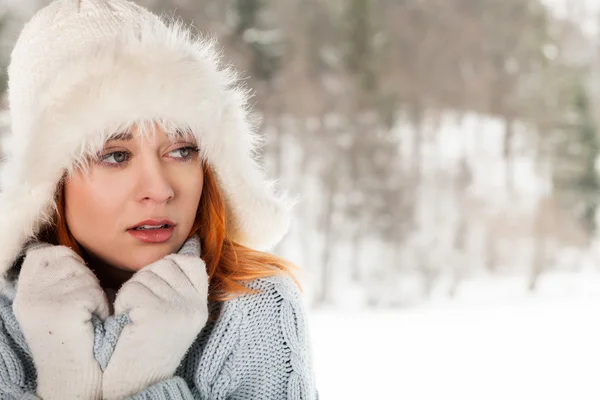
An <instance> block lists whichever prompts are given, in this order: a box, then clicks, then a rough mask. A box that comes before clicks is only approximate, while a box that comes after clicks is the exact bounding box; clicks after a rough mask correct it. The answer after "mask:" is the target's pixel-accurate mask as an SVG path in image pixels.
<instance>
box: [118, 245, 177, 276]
mask: <svg viewBox="0 0 600 400" xmlns="http://www.w3.org/2000/svg"><path fill="white" fill-rule="evenodd" d="M135 253H138V254H135ZM135 253H134V252H131V253H129V254H130V257H128V259H127V260H123V261H124V262H122V263H120V264H121V268H122V269H126V270H129V271H134V272H135V271H139V270H140V269H142V268H144V267H146V266H148V265H150V264H152V263H153V262H156V261H158V260H160V259H161V258H164V257H165V256H167V255H169V254H170V253H171V251H169V249H145V250H144V251H137V252H135Z"/></svg>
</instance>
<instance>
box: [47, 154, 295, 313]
mask: <svg viewBox="0 0 600 400" xmlns="http://www.w3.org/2000/svg"><path fill="white" fill-rule="evenodd" d="M203 170H204V186H203V188H202V195H201V197H200V203H199V205H198V211H197V212H196V219H195V221H194V224H193V226H192V230H191V232H190V235H189V236H190V237H191V236H192V235H194V234H196V233H198V235H199V237H200V243H201V258H202V259H203V260H204V262H205V263H206V270H207V273H208V277H209V282H210V284H209V287H210V293H209V298H210V299H211V300H215V301H225V300H228V299H231V298H234V297H237V296H239V295H241V294H246V293H254V292H255V291H253V290H251V289H249V288H248V287H247V286H245V285H244V282H245V281H251V280H253V279H257V278H265V277H268V276H274V275H280V274H287V275H289V276H291V277H292V278H293V279H294V281H295V282H296V284H298V286H300V285H299V282H298V281H297V280H296V278H295V277H294V275H293V273H292V271H293V270H296V269H297V268H298V267H297V266H295V265H294V264H293V263H291V262H290V261H288V260H285V259H283V258H281V257H278V256H275V255H272V254H269V253H265V252H262V251H257V250H254V249H251V248H248V247H245V246H242V245H241V244H238V243H235V242H233V241H232V240H231V239H229V237H228V236H227V229H226V226H227V215H226V211H225V204H224V202H223V198H222V196H221V191H220V190H219V187H218V185H217V182H216V179H215V177H214V174H213V172H212V170H211V168H210V166H209V165H208V163H206V162H205V163H204V167H203ZM56 205H57V207H56V208H57V215H56V217H55V221H54V224H52V226H49V227H47V228H46V229H45V230H44V231H43V232H42V233H41V234H40V236H41V237H40V238H41V239H42V240H44V241H47V242H50V243H52V244H57V245H63V246H67V247H70V248H71V249H73V251H75V252H76V253H77V254H79V255H80V256H81V257H82V258H83V251H82V249H81V247H80V246H79V244H78V243H77V241H76V240H75V238H74V237H73V235H72V234H71V231H70V230H69V227H68V226H67V222H66V218H65V197H64V184H63V183H61V184H60V185H59V188H58V190H57V198H56Z"/></svg>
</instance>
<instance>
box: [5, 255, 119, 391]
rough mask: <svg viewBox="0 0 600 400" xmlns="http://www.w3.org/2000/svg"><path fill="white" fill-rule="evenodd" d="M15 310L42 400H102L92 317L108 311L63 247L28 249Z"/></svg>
mask: <svg viewBox="0 0 600 400" xmlns="http://www.w3.org/2000/svg"><path fill="white" fill-rule="evenodd" d="M13 310H14V314H15V317H16V318H17V321H18V322H19V325H20V327H21V330H22V331H23V335H24V337H25V340H26V341H27V344H28V346H29V349H30V351H31V354H32V356H33V360H34V363H35V367H36V370H37V394H38V396H40V397H41V398H43V399H44V400H52V399H62V400H64V399H92V400H93V399H100V398H101V389H102V371H101V370H100V366H99V365H98V362H97V361H96V360H95V358H94V354H93V350H92V348H93V342H94V328H93V326H92V322H91V320H92V315H95V316H96V317H99V318H101V319H105V318H106V317H107V316H108V313H109V308H108V303H107V300H106V296H105V295H104V291H103V290H102V288H101V287H100V285H99V283H98V280H97V279H96V277H95V275H94V274H93V272H92V271H91V270H90V269H89V268H88V267H87V266H86V265H85V264H84V262H83V260H82V259H81V258H80V257H79V256H78V255H77V254H76V253H74V252H73V251H72V250H71V249H69V248H68V247H65V246H51V245H36V246H35V247H31V248H29V249H28V250H27V253H26V257H25V260H24V262H23V265H22V269H21V272H20V275H19V281H18V284H17V289H16V294H15V300H14V303H13Z"/></svg>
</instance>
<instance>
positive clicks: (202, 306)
mask: <svg viewBox="0 0 600 400" xmlns="http://www.w3.org/2000/svg"><path fill="white" fill-rule="evenodd" d="M8 72H9V104H10V112H11V124H12V129H11V137H10V138H9V139H10V142H9V143H10V145H9V148H8V159H7V161H6V162H5V164H4V165H3V166H2V177H1V179H2V181H1V186H2V190H1V194H0V399H11V400H16V399H20V400H23V399H39V398H43V399H44V400H46V399H58V398H60V399H65V400H69V399H71V398H79V399H99V398H106V399H113V398H120V397H123V396H126V397H127V398H131V399H139V400H162V399H165V400H166V399H170V400H197V399H203V400H204V399H229V400H244V399H258V400H260V399H265V400H275V399H290V400H291V399H305V400H306V399H309V400H311V399H315V398H316V396H317V395H316V390H315V387H314V377H313V372H312V370H311V362H310V356H311V352H310V348H309V344H308V341H307V338H308V332H307V330H306V329H307V328H306V320H305V319H306V318H305V315H304V309H303V307H302V302H301V299H300V294H299V291H298V288H297V287H296V284H295V283H294V282H293V281H292V280H291V278H289V277H284V276H280V275H278V276H274V277H271V278H264V279H257V280H255V281H252V282H247V286H248V287H249V288H250V289H255V290H257V291H258V292H257V293H256V294H247V295H242V296H239V297H237V298H235V299H232V300H229V301H225V302H212V301H210V302H209V301H208V300H207V290H208V282H207V276H206V268H205V265H204V262H203V261H202V260H201V258H200V248H199V241H198V240H197V238H193V239H192V240H188V242H186V244H185V245H184V246H183V247H182V249H181V250H180V251H179V253H178V254H172V255H168V256H166V257H164V258H163V259H161V260H158V261H156V262H155V263H153V264H151V265H149V266H147V267H145V268H143V269H142V270H141V271H139V272H137V273H135V274H134V276H133V277H132V278H131V279H130V280H129V281H128V282H126V283H125V284H124V285H123V287H122V289H121V290H120V291H119V292H118V293H117V295H116V299H115V304H114V306H115V315H114V316H108V313H109V312H108V310H109V307H108V302H107V299H106V295H105V293H104V292H103V291H102V289H101V288H100V286H99V283H98V281H97V279H96V277H95V276H94V275H93V273H92V272H91V271H90V270H89V269H88V268H86V267H85V266H84V263H83V260H81V258H79V257H78V256H77V255H75V254H74V253H73V252H72V251H71V250H69V249H67V248H66V247H62V246H47V245H39V246H38V245H35V246H33V247H28V244H29V243H30V242H31V241H32V240H35V238H36V235H37V234H38V233H39V232H40V230H41V228H43V227H44V225H45V224H46V223H48V222H49V221H51V220H52V218H53V216H54V213H55V206H56V204H55V194H56V189H57V187H58V184H59V183H60V181H61V179H63V177H64V175H65V173H70V172H73V171H74V169H75V168H76V167H78V166H81V165H83V166H85V165H86V163H87V162H88V161H89V158H90V157H93V156H95V155H97V153H98V152H99V151H100V150H101V149H102V146H103V145H104V143H105V142H106V141H107V140H108V139H109V138H110V137H111V136H112V135H114V134H118V133H121V132H123V130H125V129H127V128H129V127H131V126H132V125H137V126H138V127H140V126H141V127H142V130H143V127H144V126H147V125H148V126H149V125H150V123H158V124H160V125H161V127H162V128H163V129H164V130H165V131H166V132H167V134H169V135H177V134H178V133H180V132H182V131H183V132H191V133H192V134H193V135H194V136H195V138H196V140H197V142H198V147H199V148H200V151H201V156H202V157H203V158H204V159H205V160H206V161H207V162H208V164H209V165H210V166H211V168H212V170H213V172H214V174H215V176H216V179H217V182H218V184H219V187H220V189H221V192H222V194H223V197H224V200H225V205H226V209H227V213H228V214H227V215H228V218H227V234H228V236H229V237H230V238H231V239H232V240H234V241H235V242H238V243H240V244H242V245H246V246H248V247H252V248H255V249H259V250H260V249H266V248H268V247H271V246H273V245H274V244H276V243H277V242H278V241H279V240H280V239H281V237H282V236H283V235H284V234H285V232H286V231H287V229H288V225H289V219H290V210H291V202H289V201H288V200H287V199H286V198H285V197H283V196H277V195H275V194H274V191H273V189H274V187H273V184H272V183H271V182H268V181H267V180H266V179H265V177H264V173H263V171H262V170H261V168H260V167H259V165H258V163H257V162H256V160H255V158H254V153H255V151H256V146H257V145H258V142H259V138H258V136H257V135H256V134H255V132H254V128H253V126H252V123H251V121H250V117H249V116H248V113H247V110H246V101H247V95H246V92H245V90H243V89H241V88H240V87H239V86H238V85H237V83H236V77H235V75H234V73H233V72H232V71H231V70H229V69H222V68H221V67H220V66H219V61H218V56H217V54H216V52H215V50H214V48H213V45H212V44H211V43H209V42H207V41H205V40H203V39H201V38H197V37H193V35H192V34H190V33H189V32H188V31H187V30H186V29H185V28H183V27H182V26H181V25H180V24H179V23H177V22H174V23H166V22H163V21H162V20H161V19H160V18H158V17H156V16H155V15H153V14H151V13H150V12H148V11H147V10H145V9H143V8H141V7H139V6H137V5H135V4H133V3H131V2H129V1H126V0H56V1H54V2H52V3H51V4H49V5H48V6H47V7H45V8H44V9H42V10H41V11H40V12H38V13H37V14H36V15H35V16H34V17H33V18H32V19H31V21H30V22H29V23H28V24H27V25H26V26H25V28H24V29H23V31H22V33H21V35H20V37H19V39H18V41H17V44H16V45H15V48H14V50H13V52H12V55H11V63H10V66H9V71H8ZM24 248H25V251H24ZM23 254H24V255H25V257H24V259H23V257H21V255H23ZM209 314H210V315H214V316H215V317H216V318H208V322H207V317H208V316H209Z"/></svg>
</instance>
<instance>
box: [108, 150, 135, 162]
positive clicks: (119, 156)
mask: <svg viewBox="0 0 600 400" xmlns="http://www.w3.org/2000/svg"><path fill="white" fill-rule="evenodd" d="M128 159H129V154H127V152H125V151H115V152H112V153H109V154H106V155H104V156H102V161H103V162H105V163H107V164H122V163H124V162H125V161H127V160H128Z"/></svg>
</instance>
